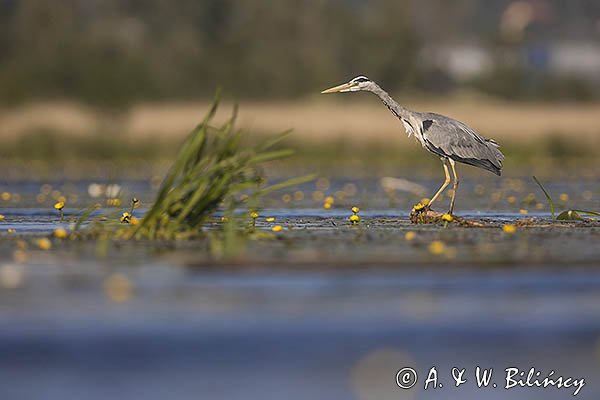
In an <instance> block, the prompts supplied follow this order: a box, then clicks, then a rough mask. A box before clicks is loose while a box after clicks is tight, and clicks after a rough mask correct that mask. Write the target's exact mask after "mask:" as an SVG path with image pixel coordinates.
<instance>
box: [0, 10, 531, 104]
mask: <svg viewBox="0 0 600 400" xmlns="http://www.w3.org/2000/svg"><path fill="white" fill-rule="evenodd" d="M426 3H428V4H429V5H430V6H431V7H434V8H435V9H436V10H437V11H436V12H437V17H436V18H437V20H438V21H439V24H438V28H440V27H441V28H443V27H444V26H445V27H446V28H447V30H445V31H443V32H440V33H439V36H440V37H443V36H444V35H456V34H457V33H456V32H455V31H456V30H457V29H462V28H464V27H465V24H464V18H473V15H472V14H473V11H472V10H475V9H476V7H475V5H474V4H475V3H477V2H474V1H472V0H468V1H467V0H465V1H457V0H453V1H442V2H440V1H428V2H426ZM450 3H452V4H450ZM496 3H497V2H496ZM419 4H420V3H419V2H418V1H417V2H415V1H411V0H394V1H388V0H369V1H366V0H313V1H305V0H285V1H272V0H243V1H235V0H202V1H198V0H178V1H176V2H175V1H168V0H61V1H48V0H0V104H15V103H20V102H24V101H28V100H31V99H36V98H74V99H79V100H82V101H85V102H88V103H91V104H97V105H103V106H113V107H120V106H123V105H127V104H131V103H133V102H136V101H139V100H142V99H144V100H147V99H155V100H162V99H191V98H206V97H210V96H211V95H212V93H213V91H214V89H215V87H216V86H219V85H220V86H222V87H223V88H224V89H225V91H226V92H227V93H228V94H230V95H234V96H236V97H238V98H263V99H264V98H267V99H278V98H291V97H297V96H301V95H303V94H306V93H312V92H314V91H315V88H321V86H323V85H324V84H333V83H337V82H338V81H341V80H345V79H349V78H351V77H353V76H355V75H357V74H359V73H365V74H368V75H370V76H372V77H376V78H377V80H378V82H380V83H381V84H382V85H383V86H385V87H386V88H387V89H389V90H391V91H394V90H398V89H400V88H403V89H405V88H411V89H418V90H433V91H438V90H440V88H447V87H448V85H447V84H446V85H445V84H444V82H447V81H448V79H447V77H445V76H443V74H441V73H440V72H439V71H435V70H423V68H421V66H420V65H419V64H418V63H417V62H416V61H415V60H416V58H417V54H418V53H419V51H420V49H421V46H422V41H423V40H424V36H423V35H422V34H419V31H420V28H421V26H419V20H418V18H415V15H417V16H418V13H419V12H423V9H422V8H419V9H418V10H416V9H415V7H420V6H417V5H419ZM448 5H451V6H452V7H449V6H448ZM459 5H460V6H461V7H458V6H459ZM425 10H426V9H425ZM468 10H471V13H470V14H469V12H468ZM461 16H463V17H464V18H462V19H461ZM476 17H477V16H475V18H476ZM435 20H436V19H435V18H434V19H433V21H434V22H435ZM501 72H503V71H501ZM503 73H504V75H502V76H501V78H502V77H503V78H504V79H506V80H505V81H500V82H501V83H500V84H499V85H498V84H497V83H494V82H497V81H494V79H495V77H494V76H492V77H490V78H489V79H488V80H486V81H484V82H474V84H476V85H478V87H480V88H483V89H484V90H487V89H486V88H491V89H490V91H491V92H494V90H493V89H494V88H495V87H499V88H500V89H501V90H500V92H502V90H504V91H505V92H506V93H505V94H506V95H507V96H511V95H514V94H515V93H518V92H516V91H514V89H515V88H518V86H519V81H518V73H517V72H515V73H514V74H513V75H515V74H516V77H517V78H515V79H516V81H515V80H514V79H513V81H511V80H510V79H512V78H513V75H509V76H508V78H507V77H506V73H505V72H503ZM488 81H491V82H492V83H491V84H490V83H489V82H488ZM507 84H508V87H507ZM495 85H496V86H495ZM450 87H451V85H450ZM511 88H512V89H513V91H511ZM501 94H502V93H501Z"/></svg>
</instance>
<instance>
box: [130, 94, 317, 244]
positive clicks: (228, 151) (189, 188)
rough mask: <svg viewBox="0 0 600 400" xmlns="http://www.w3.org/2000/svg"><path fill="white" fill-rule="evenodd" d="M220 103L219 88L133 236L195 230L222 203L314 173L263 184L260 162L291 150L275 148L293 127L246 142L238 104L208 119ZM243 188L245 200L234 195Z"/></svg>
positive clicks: (232, 204) (229, 205)
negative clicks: (216, 122) (224, 115)
mask: <svg viewBox="0 0 600 400" xmlns="http://www.w3.org/2000/svg"><path fill="white" fill-rule="evenodd" d="M218 106H219V94H218V93H217V95H216V97H215V100H214V102H213V104H212V107H211V109H210V111H209V112H208V113H207V115H206V116H205V117H204V119H203V121H202V122H201V123H200V124H198V125H197V126H196V128H195V129H194V130H192V132H191V133H190V134H189V135H188V137H187V138H186V139H185V141H184V143H183V145H182V146H181V149H180V150H179V153H178V155H177V158H176V159H175V162H174V163H173V165H172V166H171V168H170V170H169V172H168V174H167V176H166V177H165V179H164V181H163V183H162V185H161V187H160V189H159V192H158V195H157V197H156V200H155V202H154V204H153V205H152V207H151V208H150V210H149V211H148V212H147V214H146V215H145V216H144V218H143V219H142V221H141V222H140V224H139V225H138V226H137V227H136V229H135V231H134V232H133V235H132V236H133V237H134V238H138V239H167V240H172V239H178V238H185V237H190V236H197V235H198V234H200V233H201V232H202V227H203V225H204V224H206V222H207V220H208V218H210V217H211V216H212V214H213V212H214V211H216V210H217V209H218V208H219V207H222V208H223V209H225V210H228V211H229V212H231V211H232V210H234V209H236V208H238V207H241V206H244V205H245V204H253V203H255V202H256V201H257V199H259V198H260V197H261V196H263V195H265V194H267V193H270V192H272V191H274V190H279V189H283V188H285V187H288V186H293V185H297V184H300V183H304V182H307V181H310V180H312V179H314V177H313V176H312V175H310V176H304V177H299V178H293V179H290V180H287V181H284V182H281V183H278V184H275V185H272V186H265V183H266V177H265V175H264V172H263V170H262V168H261V164H263V163H265V162H267V161H273V160H278V159H282V158H285V157H288V156H290V155H292V154H293V151H292V150H290V149H276V148H275V146H276V145H278V144H279V143H280V142H281V141H282V140H283V139H285V138H286V137H287V136H288V135H289V132H284V133H282V134H280V135H277V136H274V137H271V138H269V139H267V140H265V141H264V142H262V143H259V144H257V145H255V146H242V145H241V141H242V138H243V132H242V131H240V130H237V129H235V121H236V116H237V110H236V109H234V111H233V113H232V116H231V117H230V118H229V120H228V121H227V122H225V123H224V124H223V125H222V126H220V127H214V126H212V125H211V124H210V122H211V120H212V119H213V117H214V116H215V114H216V112H217V109H218ZM241 192H248V193H249V194H248V196H247V199H246V201H245V202H243V201H241V200H239V199H238V198H237V197H240V196H236V195H239V194H240V193H241ZM248 199H249V200H248Z"/></svg>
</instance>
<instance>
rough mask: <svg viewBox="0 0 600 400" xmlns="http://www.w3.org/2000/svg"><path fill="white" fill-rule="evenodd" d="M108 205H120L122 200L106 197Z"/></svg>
mask: <svg viewBox="0 0 600 400" xmlns="http://www.w3.org/2000/svg"><path fill="white" fill-rule="evenodd" d="M106 205H107V206H113V207H119V206H120V205H121V200H120V199H117V198H111V199H106Z"/></svg>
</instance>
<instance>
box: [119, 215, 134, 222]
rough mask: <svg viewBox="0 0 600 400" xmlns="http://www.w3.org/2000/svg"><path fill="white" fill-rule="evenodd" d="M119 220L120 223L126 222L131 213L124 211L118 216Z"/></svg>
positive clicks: (129, 218)
mask: <svg viewBox="0 0 600 400" xmlns="http://www.w3.org/2000/svg"><path fill="white" fill-rule="evenodd" d="M119 221H121V223H123V224H128V223H130V222H131V214H130V213H128V212H124V213H123V215H122V216H121V218H119Z"/></svg>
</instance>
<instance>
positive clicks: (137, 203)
mask: <svg viewBox="0 0 600 400" xmlns="http://www.w3.org/2000/svg"><path fill="white" fill-rule="evenodd" d="M131 204H133V206H134V207H138V206H139V205H140V201H139V200H138V198H137V197H134V198H133V199H131Z"/></svg>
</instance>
